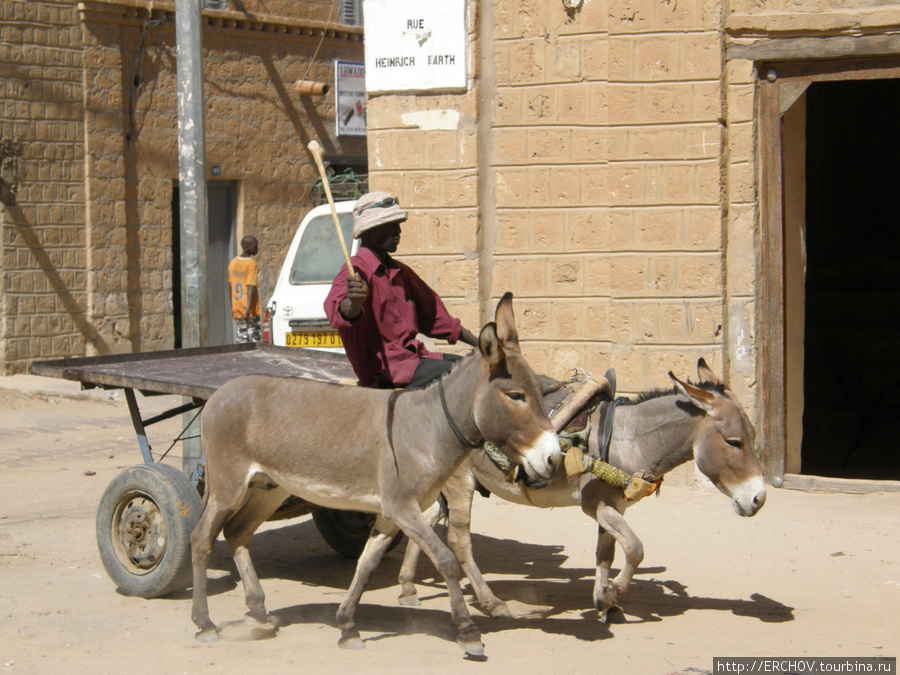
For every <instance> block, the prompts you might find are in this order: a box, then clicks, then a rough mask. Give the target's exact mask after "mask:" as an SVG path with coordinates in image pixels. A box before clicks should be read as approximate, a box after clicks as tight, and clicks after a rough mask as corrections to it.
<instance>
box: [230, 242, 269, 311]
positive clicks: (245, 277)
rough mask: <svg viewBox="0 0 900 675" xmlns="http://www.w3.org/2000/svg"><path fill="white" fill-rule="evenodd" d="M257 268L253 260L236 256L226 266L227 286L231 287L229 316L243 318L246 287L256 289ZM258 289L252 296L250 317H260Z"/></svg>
mask: <svg viewBox="0 0 900 675" xmlns="http://www.w3.org/2000/svg"><path fill="white" fill-rule="evenodd" d="M256 275H257V267H256V261H255V260H254V259H253V258H244V257H241V256H238V257H237V258H234V259H233V260H232V261H231V262H230V263H229V265H228V285H229V286H230V287H231V316H232V318H235V319H242V318H244V313H245V312H246V311H247V286H254V287H256V285H257V284H256ZM261 313H262V312H261V311H260V308H259V289H258V288H257V292H256V293H254V294H253V306H252V307H251V308H250V316H251V317H254V316H260V314H261Z"/></svg>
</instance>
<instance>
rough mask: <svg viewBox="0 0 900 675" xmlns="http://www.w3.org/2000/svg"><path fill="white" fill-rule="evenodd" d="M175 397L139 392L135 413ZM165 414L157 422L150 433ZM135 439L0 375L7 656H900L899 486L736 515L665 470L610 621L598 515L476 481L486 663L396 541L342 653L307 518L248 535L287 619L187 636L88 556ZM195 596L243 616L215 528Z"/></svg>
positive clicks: (179, 610)
mask: <svg viewBox="0 0 900 675" xmlns="http://www.w3.org/2000/svg"><path fill="white" fill-rule="evenodd" d="M169 403H171V399H148V400H147V401H145V408H144V410H145V415H146V414H147V412H148V411H153V410H157V409H163V408H164V407H166V405H168V404H169ZM174 424H177V422H173V423H166V425H165V426H163V425H161V427H160V428H158V429H157V428H156V427H154V428H152V429H151V442H154V439H155V438H156V442H155V443H154V447H155V449H159V448H160V447H165V446H166V445H168V441H169V440H170V439H171V438H172V437H173V436H174V434H172V435H167V433H168V432H171V431H172V428H173V425H174ZM139 460H140V454H139V451H138V446H137V442H136V440H135V436H134V432H133V431H132V429H131V426H130V422H129V418H128V414H127V408H126V406H125V403H124V398H123V396H122V394H121V392H118V393H114V392H92V393H80V392H79V391H78V386H77V385H75V384H72V383H66V382H62V381H59V380H52V379H49V378H39V377H30V376H14V377H8V378H0V671H15V672H23V673H134V672H154V673H203V672H210V673H212V672H215V673H247V672H264V671H267V672H271V673H282V672H285V673H286V672H310V673H349V672H354V673H396V672H403V673H407V672H410V673H411V672H415V673H462V672H465V673H514V672H515V673H547V672H552V673H555V672H570V673H588V672H609V673H624V674H631V673H634V674H650V675H654V674H660V675H670V674H672V673H710V672H712V668H713V657H715V656H781V657H796V656H846V657H858V656H895V657H896V656H898V655H900V620H898V606H900V563H898V551H900V493H874V494H865V495H852V494H834V493H825V494H823V493H805V492H798V491H790V490H775V489H770V491H769V499H768V503H767V504H766V506H765V508H764V509H763V510H762V511H761V512H760V513H759V515H757V516H756V517H755V518H752V519H741V518H738V517H737V516H736V515H735V514H734V512H733V510H732V508H731V505H730V504H729V502H728V500H727V499H726V498H725V497H723V496H722V495H720V494H719V493H717V492H716V491H715V490H714V489H712V488H711V487H706V486H699V487H694V488H688V487H667V486H664V489H663V491H662V495H661V497H660V498H659V499H655V498H654V499H650V500H648V501H647V502H645V503H641V504H639V505H637V506H636V507H634V508H633V509H632V510H631V511H629V522H630V523H631V525H632V527H633V528H634V529H635V530H636V532H637V533H638V535H639V536H640V537H641V538H642V540H643V542H644V545H645V549H646V557H645V559H644V562H643V564H642V565H641V567H640V569H639V571H638V573H637V575H636V577H635V582H634V584H633V585H632V588H631V592H630V593H629V594H628V596H626V598H625V599H624V602H623V607H624V615H623V616H622V620H621V621H620V622H618V623H613V624H608V625H607V624H601V623H599V622H598V621H597V618H596V613H595V612H594V611H593V609H592V607H591V586H592V581H593V548H594V544H595V538H596V530H595V525H594V524H593V522H592V521H590V520H589V519H588V518H587V517H585V516H584V515H583V514H581V513H580V511H579V510H577V509H556V510H551V511H541V510H538V509H533V508H528V507H521V506H515V505H512V504H507V503H504V502H502V501H499V500H498V499H496V498H492V499H487V500H486V499H482V498H477V501H476V504H475V513H474V524H473V532H475V535H474V544H475V547H476V548H475V550H476V555H477V556H478V559H479V561H480V564H481V568H482V570H483V572H484V573H485V576H486V578H487V579H488V581H489V582H490V583H491V585H492V587H493V589H494V591H495V592H496V593H497V594H498V595H499V596H500V597H502V598H504V599H506V600H508V601H510V605H511V607H512V609H513V611H514V612H515V613H516V614H517V616H516V618H514V619H510V620H494V619H490V618H488V617H486V616H484V615H483V614H482V613H480V612H479V611H478V610H477V609H476V608H475V607H474V605H473V615H474V616H475V621H476V623H477V625H478V627H479V628H480V629H481V631H482V632H483V637H484V643H485V649H486V654H487V660H486V661H483V662H473V661H469V660H466V659H464V658H463V653H462V650H461V649H460V648H459V647H458V646H457V645H456V642H455V634H454V630H453V628H452V625H451V623H450V618H449V613H448V602H447V596H446V593H445V591H444V588H443V585H442V583H440V582H439V581H437V580H436V579H435V578H434V577H435V573H434V569H433V567H431V565H430V563H427V562H426V563H425V564H424V565H423V567H422V569H421V570H420V574H419V578H420V582H421V583H420V586H419V590H420V596H421V597H422V599H423V603H422V606H420V607H401V606H399V605H398V604H397V602H396V598H397V594H398V588H397V585H396V575H397V572H398V569H399V565H400V560H401V557H402V550H403V545H401V547H400V548H398V549H397V550H395V551H394V552H392V553H391V554H389V555H388V557H387V558H385V560H384V562H383V563H382V566H381V568H380V569H379V571H378V574H377V577H376V578H375V579H374V582H373V584H372V585H371V587H370V589H369V590H368V591H367V592H366V594H365V595H364V596H363V602H362V605H361V607H360V611H359V613H358V625H359V628H360V630H361V632H362V636H363V639H364V640H365V641H366V646H367V649H366V650H363V651H346V650H341V649H338V647H337V639H338V634H339V633H338V631H337V629H336V628H334V625H333V622H334V613H335V610H336V608H337V606H338V604H339V602H340V601H341V600H342V598H343V596H344V592H345V590H346V588H347V587H348V585H349V582H350V579H351V576H352V574H353V564H352V563H351V562H349V561H347V560H345V559H343V558H340V557H339V556H338V555H337V554H335V553H333V552H332V551H331V549H330V548H328V546H327V545H326V544H325V543H324V542H323V541H322V539H321V538H320V536H319V534H318V532H317V531H316V529H315V526H314V525H313V523H312V522H311V520H310V518H309V517H308V516H307V517H304V518H300V519H296V520H292V521H282V522H280V523H270V524H267V526H266V527H265V528H264V531H261V532H260V533H259V534H257V536H256V538H255V539H254V543H253V545H252V547H251V550H252V552H253V554H254V559H255V562H256V565H257V570H258V572H259V575H260V578H261V580H262V583H263V587H264V588H265V590H266V593H267V597H268V601H267V603H268V608H269V610H270V612H272V613H273V614H274V615H275V616H276V617H277V619H278V621H279V622H280V623H281V628H280V630H279V632H278V633H277V635H276V636H275V637H274V638H272V639H268V640H263V641H256V642H254V641H242V640H240V639H226V640H223V641H221V642H219V643H218V644H214V645H204V644H199V643H197V642H196V641H195V640H194V626H193V624H192V623H191V620H190V599H189V596H188V595H187V593H184V594H181V595H179V596H177V597H171V598H165V599H156V600H143V599H140V598H133V597H126V596H124V595H122V594H120V593H119V592H117V590H116V588H115V586H114V585H113V583H112V582H111V581H110V580H109V578H108V577H107V575H106V573H105V571H104V569H103V567H102V565H101V563H100V559H99V556H98V554H97V547H96V540H95V525H94V517H95V512H96V508H97V505H98V503H99V500H100V496H101V494H102V493H103V491H104V489H105V488H106V486H107V484H108V483H109V482H110V480H112V478H113V477H114V476H115V475H116V474H117V473H118V472H119V471H120V470H121V469H122V468H124V467H126V466H130V465H132V464H137V463H139ZM209 574H210V578H211V579H212V581H211V582H210V593H211V597H210V607H211V612H212V616H213V620H215V621H217V622H218V623H219V624H220V626H221V625H222V624H228V623H229V622H238V621H239V620H240V619H241V617H242V616H243V612H244V606H243V599H242V595H243V594H242V592H241V588H240V584H239V582H238V580H237V578H236V573H235V571H234V567H233V564H232V561H231V558H230V556H229V555H228V552H227V547H226V546H225V544H224V543H223V542H221V541H220V542H219V543H218V544H217V549H216V551H215V553H214V555H213V559H212V561H211V565H210V572H209Z"/></svg>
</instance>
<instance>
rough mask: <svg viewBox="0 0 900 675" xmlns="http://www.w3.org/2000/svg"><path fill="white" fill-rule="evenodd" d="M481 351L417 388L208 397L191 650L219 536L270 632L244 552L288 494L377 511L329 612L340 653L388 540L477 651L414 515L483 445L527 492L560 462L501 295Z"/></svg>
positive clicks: (446, 571) (508, 300) (293, 382)
mask: <svg viewBox="0 0 900 675" xmlns="http://www.w3.org/2000/svg"><path fill="white" fill-rule="evenodd" d="M479 350H480V353H473V354H471V355H469V356H467V357H466V358H464V359H463V360H462V362H461V363H460V364H459V365H458V366H456V367H455V368H454V369H453V370H451V371H450V372H449V373H448V374H447V375H446V376H444V378H443V379H441V380H439V381H438V382H437V383H435V384H432V385H430V386H429V387H427V388H426V389H423V390H419V391H404V390H380V389H363V388H358V387H351V386H343V385H332V384H325V383H320V382H313V381H309V380H300V379H291V378H275V377H266V376H257V375H250V376H247V377H242V378H238V379H236V380H233V381H231V382H229V383H228V384H226V385H224V386H222V387H221V388H220V389H218V390H217V391H216V392H215V393H214V394H213V395H212V396H211V397H210V399H209V402H208V403H207V404H206V408H205V409H204V412H203V421H202V429H201V436H202V442H203V451H204V454H205V456H206V472H207V485H206V493H205V494H204V510H203V515H202V516H201V518H200V521H199V523H198V524H197V527H196V529H195V530H194V533H193V535H192V537H191V548H192V552H193V572H194V594H193V609H192V612H191V618H192V619H193V621H194V623H195V624H197V627H198V628H199V629H200V630H199V632H198V633H197V639H198V640H201V641H212V640H216V639H217V637H218V631H217V629H216V626H215V624H214V623H213V622H212V620H211V619H210V617H209V606H208V603H207V594H206V568H207V564H208V562H209V556H210V553H211V551H212V547H213V544H214V542H215V540H216V537H218V535H219V533H220V532H222V531H223V529H224V532H225V540H226V541H227V542H228V545H229V547H230V548H231V551H232V554H233V555H234V560H235V564H236V565H237V569H238V572H239V573H240V575H241V580H242V581H243V585H244V593H245V597H246V602H247V607H248V608H249V610H250V611H249V613H248V617H249V618H250V619H251V620H255V621H256V622H258V628H259V629H260V630H261V631H274V629H275V628H274V626H272V625H271V623H270V622H269V620H268V616H267V613H266V608H265V594H264V593H263V590H262V587H261V586H260V583H259V579H258V577H257V576H256V572H255V570H254V568H253V563H252V561H251V559H250V554H249V551H248V548H247V546H248V544H249V542H250V538H251V537H252V536H253V533H254V532H255V531H256V529H257V528H258V527H259V526H260V525H261V524H262V523H264V522H265V521H266V520H267V519H268V518H269V516H271V515H272V514H273V513H274V512H275V510H276V509H277V508H278V507H279V505H280V504H281V503H282V502H283V501H284V500H285V499H286V498H287V497H288V496H289V495H291V494H294V495H297V496H299V497H301V498H303V499H305V500H307V501H309V502H312V503H314V504H318V505H321V506H325V507H328V508H332V509H346V510H353V511H366V512H370V513H376V514H379V517H378V519H377V520H376V523H375V529H374V530H373V532H372V536H371V538H370V539H369V541H368V543H367V544H366V547H365V549H364V550H363V553H362V555H361V556H360V558H359V562H358V564H357V567H356V574H355V575H354V578H353V581H352V583H351V585H350V589H349V591H348V593H347V597H346V599H345V600H344V602H343V603H342V604H341V606H340V608H339V609H338V611H337V617H336V623H337V626H338V628H340V629H341V637H340V639H339V641H338V644H339V645H340V646H341V647H344V648H352V649H359V648H363V647H364V644H363V642H362V639H361V638H360V634H359V631H358V630H357V628H356V624H355V620H354V616H355V613H356V608H357V606H358V604H359V600H360V597H361V596H362V593H363V590H364V589H365V586H366V583H367V582H368V580H369V578H370V576H371V575H372V573H373V571H374V570H375V569H376V567H377V566H378V563H379V562H380V561H381V558H382V556H383V555H384V553H385V552H386V551H387V549H388V547H389V546H390V543H391V540H392V539H393V537H394V535H395V534H396V533H397V531H398V529H399V530H403V532H405V533H406V534H407V536H408V537H409V538H410V539H411V540H412V541H414V542H416V544H417V545H418V546H420V547H421V548H422V550H424V551H425V553H426V554H427V555H428V556H429V557H430V558H431V560H432V561H433V562H434V565H435V567H437V569H438V570H440V572H441V574H442V575H443V577H444V579H445V581H446V583H447V588H448V591H449V595H450V610H451V614H452V619H453V623H454V624H455V625H456V628H457V631H458V637H457V642H458V643H459V644H460V646H462V647H463V649H465V651H466V652H467V653H469V654H473V655H480V654H482V653H483V649H484V647H483V645H482V643H481V634H480V632H479V631H478V628H477V627H476V626H475V624H474V623H473V621H472V618H471V616H470V614H469V610H468V608H467V606H466V603H465V600H464V598H463V594H462V591H461V589H460V576H461V570H460V566H459V563H458V562H457V561H456V557H455V556H454V555H453V553H452V552H451V551H450V549H448V548H447V546H446V545H445V544H444V543H443V542H442V541H441V540H440V538H439V537H438V536H437V535H436V534H435V532H434V530H432V528H431V526H430V525H429V523H428V521H427V520H426V519H425V516H424V515H423V513H422V511H423V509H425V508H427V507H428V506H429V505H430V504H432V503H433V502H434V501H435V500H436V499H437V497H438V494H439V493H440V491H441V487H442V486H443V484H444V481H446V480H447V478H448V477H449V476H450V475H451V474H452V473H453V472H454V471H455V470H456V469H457V468H458V467H459V466H460V465H461V464H462V462H463V461H464V460H465V459H466V457H468V455H469V453H470V452H471V451H472V449H473V448H474V447H476V446H477V445H478V444H480V443H481V442H482V441H483V440H488V441H491V442H492V443H494V444H495V445H496V446H497V447H498V448H500V449H501V450H502V451H503V452H504V453H505V454H506V455H507V456H508V457H509V459H510V460H511V461H512V462H514V463H516V464H518V465H520V466H521V467H523V468H524V472H525V474H527V478H526V482H527V483H528V484H530V485H533V486H538V485H542V484H545V483H546V482H547V481H549V480H550V479H551V478H552V477H553V474H554V471H555V469H556V466H557V465H558V464H559V463H560V458H561V456H560V448H559V442H558V439H557V437H556V434H555V433H554V431H553V427H552V425H551V423H550V420H549V418H548V417H547V414H546V413H545V412H544V408H543V403H542V398H541V388H540V385H539V383H538V379H537V377H536V376H535V374H534V372H533V371H532V369H531V368H530V367H529V365H528V363H527V362H526V361H525V358H524V357H523V356H522V354H521V352H520V351H519V346H518V334H517V332H516V325H515V320H514V317H513V310H512V294H511V293H507V294H506V295H504V296H503V298H502V299H501V300H500V302H499V304H498V305H497V309H496V313H495V321H494V322H493V323H489V324H487V325H486V326H485V327H484V328H483V329H482V330H481V335H480V336H479Z"/></svg>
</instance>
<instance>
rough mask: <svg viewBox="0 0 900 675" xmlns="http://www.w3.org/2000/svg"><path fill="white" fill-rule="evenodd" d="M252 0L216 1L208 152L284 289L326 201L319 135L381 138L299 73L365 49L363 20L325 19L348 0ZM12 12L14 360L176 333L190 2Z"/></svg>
mask: <svg viewBox="0 0 900 675" xmlns="http://www.w3.org/2000/svg"><path fill="white" fill-rule="evenodd" d="M242 6H244V7H246V8H247V9H248V11H251V12H252V13H251V14H247V13H245V12H237V11H226V12H209V11H207V12H205V13H204V17H205V21H206V23H205V26H204V35H203V45H204V75H205V78H206V88H205V97H206V107H207V117H206V143H207V147H206V150H207V157H206V159H207V165H208V166H210V167H211V166H218V167H220V169H221V175H220V176H217V177H216V179H217V180H223V181H233V182H234V183H235V184H236V186H237V196H238V202H239V203H238V214H237V218H238V223H237V228H238V238H240V237H241V236H243V235H244V234H253V235H255V236H257V238H258V239H259V241H260V257H259V262H260V268H261V280H260V292H261V295H262V296H263V297H264V298H266V297H268V295H269V294H270V293H271V289H272V286H273V285H274V281H275V277H276V275H277V273H278V270H279V268H280V264H281V261H282V260H283V257H284V254H285V252H286V250H287V247H288V245H289V244H290V239H291V236H292V235H293V231H294V228H295V227H296V225H297V224H298V223H299V221H300V220H301V219H302V217H303V215H304V214H305V212H306V211H307V210H308V209H309V208H310V207H311V205H312V203H311V200H310V198H309V193H310V190H311V188H312V185H313V184H314V182H315V180H316V178H317V177H318V173H317V171H316V168H315V165H314V164H313V162H312V158H311V157H310V156H309V155H308V152H307V150H306V145H307V143H308V142H309V141H310V140H312V139H313V138H315V139H317V140H319V141H320V143H322V145H323V146H324V147H325V148H326V152H328V153H331V154H335V155H347V156H356V157H358V156H364V155H365V152H366V148H365V140H364V139H337V138H335V137H334V103H333V101H334V98H333V96H324V97H316V98H302V99H301V98H300V97H299V96H298V95H297V94H296V92H295V91H294V90H293V87H292V85H293V83H294V82H295V81H296V80H298V79H311V80H319V81H324V82H328V83H332V82H333V71H332V60H333V59H335V58H340V59H342V60H348V61H349V60H352V61H361V60H362V58H363V56H362V29H359V28H347V27H345V28H344V29H341V30H333V29H332V30H329V31H327V32H325V33H323V31H322V30H320V29H317V26H319V24H317V23H316V22H321V21H324V20H327V19H328V15H327V14H326V11H331V10H332V9H333V8H334V5H333V3H325V2H313V3H292V7H293V9H292V11H291V12H285V13H286V14H287V16H281V17H277V16H274V17H273V16H272V15H270V14H268V13H267V12H270V11H272V9H273V8H272V6H271V3H265V2H256V3H251V2H247V3H242ZM301 6H302V7H303V8H305V9H307V10H308V11H309V14H310V16H309V17H306V18H304V15H303V14H302V12H300V7H301ZM285 8H286V6H285V7H282V9H285ZM276 9H277V8H276ZM0 13H2V14H0V18H2V26H0V69H2V77H0V87H2V88H3V96H2V99H3V101H2V108H0V131H2V137H3V138H4V139H7V138H8V139H11V140H12V141H14V142H15V143H16V144H17V145H16V147H17V148H20V150H21V156H19V157H17V158H16V159H17V172H18V178H19V180H18V185H17V187H18V191H17V195H16V203H15V204H14V205H9V204H4V205H3V207H2V209H0V219H2V220H0V223H2V225H0V227H2V246H3V255H2V269H0V278H2V284H3V286H2V291H3V293H2V299H0V312H2V314H0V317H2V324H0V325H2V332H0V355H2V360H0V366H2V370H3V371H4V372H17V371H23V370H25V369H26V368H27V365H28V363H29V362H30V361H31V360H34V359H45V358H52V357H65V356H81V355H93V354H108V353H117V352H131V351H147V350H157V349H164V348H171V347H172V346H173V344H174V330H173V304H174V303H176V302H179V301H180V300H179V299H178V298H173V276H172V270H173V266H177V265H178V264H179V262H178V261H177V260H173V247H172V244H173V241H172V232H173V230H172V228H173V186H174V185H175V182H176V181H177V178H178V165H177V133H178V130H177V101H176V93H175V91H176V89H175V84H176V81H175V27H174V3H172V2H169V3H166V2H154V3H152V8H151V7H150V5H149V4H148V3H147V2H144V1H143V0H120V1H107V2H84V3H76V2H75V1H74V0H71V1H69V0H59V1H57V2H31V1H29V2H23V1H19V0H8V1H4V2H3V3H0ZM207 178H208V179H210V178H211V176H210V175H207Z"/></svg>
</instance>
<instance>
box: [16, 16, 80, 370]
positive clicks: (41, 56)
mask: <svg viewBox="0 0 900 675" xmlns="http://www.w3.org/2000/svg"><path fill="white" fill-rule="evenodd" d="M82 84H83V71H82V52H81V29H80V27H79V25H78V21H77V12H76V8H75V3H74V2H24V1H20V0H5V1H4V2H2V3H0V139H2V141H5V142H9V143H11V144H14V145H15V148H16V157H14V158H11V162H10V164H9V166H8V168H9V175H7V172H6V171H5V172H4V179H12V180H13V182H14V184H15V187H16V188H17V189H16V191H15V195H14V200H7V201H6V202H4V203H3V204H2V205H0V232H2V234H0V247H2V259H0V260H2V262H0V365H4V366H5V365H6V364H21V365H18V366H16V365H10V366H9V367H10V368H12V369H17V370H20V369H22V368H23V367H24V364H27V363H28V361H30V360H33V359H38V358H48V357H51V356H62V355H72V354H80V353H83V351H84V340H85V337H84V336H85V335H86V334H88V333H89V332H90V328H89V326H88V320H87V317H86V314H85V311H86V305H87V302H86V291H87V271H86V262H87V261H86V257H85V230H84V222H85V191H84V175H85V166H84V126H83V123H82V101H83V89H82Z"/></svg>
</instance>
